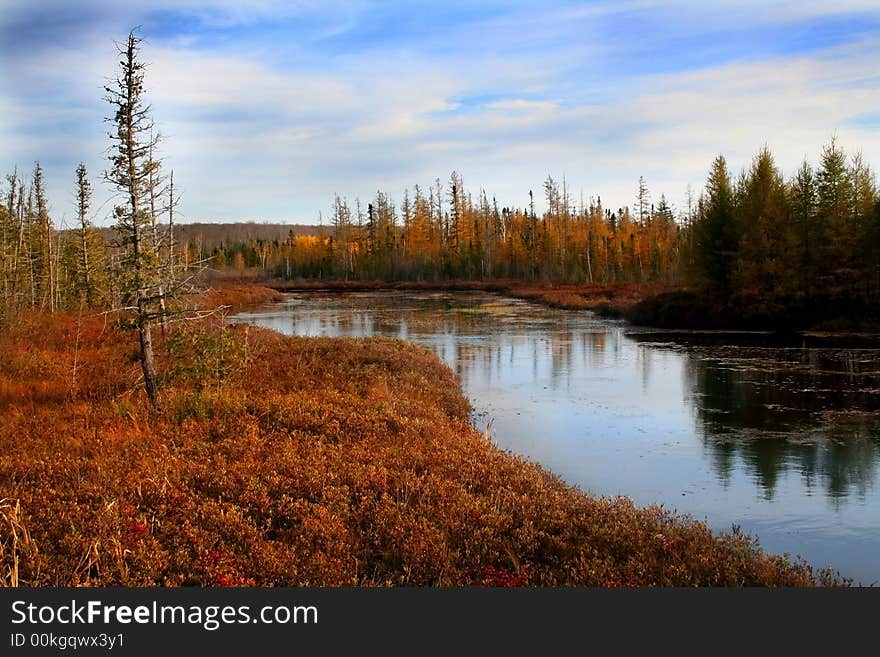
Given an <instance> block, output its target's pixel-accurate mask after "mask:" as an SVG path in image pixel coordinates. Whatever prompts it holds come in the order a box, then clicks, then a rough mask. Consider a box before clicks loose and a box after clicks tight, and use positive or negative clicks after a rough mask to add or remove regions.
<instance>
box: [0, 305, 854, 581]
mask: <svg viewBox="0 0 880 657" xmlns="http://www.w3.org/2000/svg"><path fill="white" fill-rule="evenodd" d="M233 298H238V299H239V300H242V299H244V298H250V297H249V296H248V295H244V296H241V295H238V293H230V297H229V299H233ZM135 348H136V340H135V336H134V335H133V334H132V333H131V332H124V331H122V330H121V329H118V328H116V327H115V325H114V324H113V323H112V322H109V321H105V320H104V319H103V318H102V317H84V318H82V319H79V318H77V317H76V316H71V315H53V316H51V317H49V316H46V315H41V314H38V313H35V314H30V315H26V316H24V317H22V318H21V320H20V321H19V322H17V323H16V324H15V325H14V326H10V327H7V328H6V329H4V331H3V332H2V333H0V353H3V354H4V355H6V357H4V358H3V359H2V360H0V500H2V502H0V584H4V585H15V584H18V585H24V586H59V585H60V586H98V585H100V586H154V585H156V586H181V585H193V586H298V585H327V586H341V585H367V586H388V585H443V586H445V585H491V586H545V585H581V586H700V585H711V586H751V585H767V586H808V585H813V584H817V583H819V584H844V583H846V582H843V581H841V580H838V579H835V578H834V577H832V576H831V575H830V573H828V572H824V571H823V572H814V571H813V570H812V569H811V567H810V566H808V565H807V564H804V563H792V562H790V561H788V560H786V559H785V558H782V557H778V556H774V555H771V554H767V553H765V552H763V551H761V550H760V549H759V548H758V547H757V546H756V545H755V544H754V543H753V542H752V541H751V540H750V539H749V538H748V537H746V536H744V535H742V534H740V533H732V534H722V535H714V534H713V533H712V532H711V531H710V530H709V528H708V527H707V526H706V525H705V524H703V523H700V522H697V521H694V520H692V519H690V518H688V517H683V516H678V515H676V514H674V513H672V512H670V511H669V510H667V509H663V508H659V507H650V508H637V507H636V506H634V504H633V503H632V502H631V501H630V500H628V499H625V498H613V499H596V498H592V497H589V496H587V495H585V494H584V493H582V492H580V491H578V490H576V489H574V488H572V487H569V486H567V485H565V484H564V483H563V482H562V481H560V480H559V479H558V478H556V477H555V476H553V475H551V474H550V473H548V472H546V471H545V470H543V469H541V468H540V467H538V466H537V465H535V464H532V463H528V462H526V461H524V460H522V459H520V458H517V457H515V456H512V455H511V454H509V453H505V452H502V451H500V450H499V449H497V448H496V447H495V446H494V445H493V444H492V443H491V442H490V441H489V440H488V439H487V438H486V437H485V436H483V435H482V434H480V433H479V432H477V431H476V430H474V429H473V428H472V427H471V426H470V424H469V422H468V412H469V406H468V403H467V400H466V399H465V398H464V397H463V395H462V393H461V391H460V388H459V386H458V382H457V381H456V379H455V377H454V375H453V374H452V372H451V371H450V370H449V369H448V368H446V367H445V366H443V365H442V364H441V363H440V361H439V360H438V359H437V358H436V357H434V356H433V355H432V354H430V353H429V352H427V351H425V350H423V349H420V348H419V347H416V346H414V345H411V344H407V343H403V342H399V341H394V340H387V339H329V338H326V339H324V338H320V339H319V338H296V337H284V336H281V335H279V334H276V333H273V332H270V331H265V330H261V329H256V328H253V327H251V328H248V327H244V326H227V325H224V324H222V323H221V322H217V321H215V322H210V323H209V322H205V323H200V324H195V323H193V324H188V325H186V326H180V327H178V328H176V329H175V331H174V333H172V335H171V336H170V337H169V338H168V339H167V340H165V341H162V340H161V339H160V340H159V344H158V348H159V351H160V355H161V358H160V366H161V369H162V372H163V373H164V374H163V391H162V402H163V404H162V408H163V410H162V412H161V413H156V412H154V411H152V410H151V409H150V408H149V406H148V404H147V403H146V399H145V396H144V394H143V392H142V390H141V389H140V381H139V366H138V363H137V362H136V360H135ZM74 363H76V367H75V368H74ZM74 370H75V375H74Z"/></svg>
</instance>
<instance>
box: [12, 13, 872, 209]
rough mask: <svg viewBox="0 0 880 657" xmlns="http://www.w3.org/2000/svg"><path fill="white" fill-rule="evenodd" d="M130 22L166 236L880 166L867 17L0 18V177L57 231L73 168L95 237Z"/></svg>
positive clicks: (654, 191)
mask: <svg viewBox="0 0 880 657" xmlns="http://www.w3.org/2000/svg"><path fill="white" fill-rule="evenodd" d="M135 27H137V28H138V34H139V35H140V36H141V37H142V38H143V39H144V42H143V44H142V52H141V59H142V60H143V61H144V62H147V63H149V68H148V70H147V73H146V79H145V87H146V93H147V99H148V101H149V102H150V103H151V105H152V114H153V118H154V120H155V122H156V124H157V125H158V127H159V129H160V131H161V133H162V135H163V142H162V144H161V156H162V158H163V166H164V170H165V171H166V172H167V171H170V170H171V169H173V170H174V177H175V186H176V188H177V189H178V190H179V191H181V192H182V198H181V202H180V206H179V210H180V215H181V218H182V219H183V220H184V221H191V222H193V221H272V222H274V221H279V222H284V223H317V221H318V218H319V213H321V214H322V216H323V218H324V221H326V220H327V215H328V213H329V212H330V210H331V206H332V203H333V197H334V194H335V193H339V194H340V195H342V196H345V197H347V198H348V199H349V200H351V201H353V200H354V199H355V198H356V197H360V198H361V199H362V200H364V201H366V200H367V199H369V198H370V197H372V196H373V195H374V194H375V193H376V190H378V189H382V190H383V191H385V192H387V193H389V194H391V195H392V197H394V198H395V199H397V200H398V201H400V199H401V198H402V196H403V190H404V188H406V187H412V186H413V185H414V184H419V185H421V186H422V187H423V188H425V187H427V186H429V185H431V184H432V183H433V182H434V180H435V179H436V178H440V179H441V181H443V182H444V183H446V181H448V180H449V176H450V173H451V172H452V171H454V170H455V171H458V172H459V173H460V174H461V176H462V178H463V180H464V184H465V187H466V189H467V190H469V191H471V192H473V193H474V196H475V197H476V194H477V193H478V192H479V189H480V188H483V189H485V190H486V192H487V193H488V195H489V196H490V197H491V196H493V195H494V196H495V197H497V199H498V202H499V204H500V205H502V206H504V205H506V206H520V207H522V206H525V205H527V203H528V192H529V190H530V189H533V190H534V191H535V197H536V199H537V200H538V201H539V203H537V207H538V209H539V210H540V209H541V208H542V207H543V205H542V201H543V199H542V197H543V193H542V183H543V181H544V180H545V179H546V177H547V176H548V175H552V176H553V177H554V178H555V179H556V180H557V181H562V179H563V178H564V179H565V180H566V183H567V186H568V189H569V190H570V191H571V193H572V195H573V197H574V199H575V201H577V200H578V199H579V198H580V197H581V195H583V198H584V199H586V200H589V199H590V198H592V197H596V196H601V199H602V202H603V205H604V206H605V207H611V208H618V207H621V206H623V205H630V206H632V205H633V204H634V201H635V196H636V191H637V189H638V180H639V177H640V176H643V177H644V178H645V181H646V183H647V185H648V188H649V190H650V192H651V195H652V199H653V200H654V201H655V202H656V201H658V200H659V198H660V195H661V194H665V195H666V197H667V199H668V200H669V201H670V202H672V203H673V205H674V206H675V207H677V208H679V209H681V208H683V207H684V205H685V204H686V201H685V199H686V197H687V190H688V186H690V187H691V189H692V190H693V192H694V193H695V194H697V193H699V191H700V189H702V188H703V186H704V184H705V179H706V175H707V172H708V168H709V165H710V163H711V161H712V159H713V158H714V157H715V156H716V155H718V154H723V155H724V156H725V157H726V158H727V160H728V163H729V165H730V167H731V169H732V171H734V172H738V171H739V170H740V169H742V168H743V167H747V166H748V165H749V163H750V161H751V159H752V157H753V156H754V155H755V153H756V152H757V151H758V149H759V148H761V147H762V146H763V145H765V144H766V145H767V146H769V148H770V149H771V151H772V152H773V154H774V156H775V157H776V162H777V165H778V166H779V167H780V168H781V169H782V171H783V173H784V174H786V175H788V174H790V173H792V172H793V171H794V170H795V169H796V168H797V167H798V166H799V165H800V163H801V162H802V161H803V160H804V159H805V158H806V159H807V160H809V161H810V162H812V163H816V162H817V161H818V156H819V152H820V149H821V147H822V145H823V144H825V143H827V142H828V141H829V140H830V139H831V138H832V137H835V138H836V139H837V140H838V143H839V144H840V145H841V146H843V147H844V148H845V149H846V150H848V151H850V152H855V151H857V150H858V151H861V153H862V155H863V157H864V158H865V159H866V160H867V162H868V163H869V164H871V165H872V166H880V3H878V2H877V1H876V0H838V1H836V2H827V1H814V0H799V1H790V0H786V1H782V0H780V1H772V2H757V1H751V0H735V1H733V0H730V1H729V0H717V1H715V2H712V3H706V2H702V1H698V2H693V1H690V0H683V1H680V2H654V1H651V0H617V1H612V0H599V1H596V2H497V1H494V0H489V1H483V2H470V1H465V0H443V1H441V2H434V3H424V2H372V1H367V0H358V1H353V2H339V1H336V0H320V1H319V0H314V1H313V0H300V1H296V0H293V1H286V2H280V1H275V0H260V1H257V2H251V3H239V2H232V1H231V0H194V1H191V2H186V1H185V0H174V1H171V0H154V1H150V2H148V1H146V0H127V2H120V1H119V0H82V1H79V2H75V3H74V2H68V1H60V0H59V1H55V0H46V1H41V0H31V1H30V2H24V1H22V0H0V164H2V166H3V167H5V171H2V172H4V173H5V172H11V171H12V170H13V168H14V167H15V166H18V168H19V171H25V172H30V171H31V170H32V168H33V165H34V161H35V160H39V161H40V162H41V164H42V166H43V168H44V170H45V176H46V182H47V190H48V193H49V197H50V209H51V211H52V214H53V218H54V219H55V221H56V223H57V224H64V223H67V224H70V223H72V220H73V218H74V216H75V212H74V191H73V188H74V170H75V168H76V166H77V164H78V163H79V162H81V161H82V162H84V163H85V164H86V166H87V168H88V170H89V173H90V177H91V179H92V182H93V187H94V188H95V203H94V206H95V207H94V213H93V214H94V220H95V221H96V223H98V224H100V225H109V224H110V223H111V222H110V219H109V215H110V212H111V210H112V205H113V191H112V189H111V188H110V187H109V186H108V185H107V184H106V183H103V182H102V174H103V172H104V171H105V170H106V169H107V168H108V160H107V148H108V146H109V144H110V140H109V139H108V137H107V132H108V130H109V129H110V126H109V124H108V123H106V122H105V117H107V116H109V115H110V114H111V108H110V106H109V104H108V103H107V102H106V101H105V100H104V90H103V87H104V85H105V84H107V82H108V80H110V79H112V78H113V77H115V75H116V74H117V69H118V57H117V53H116V42H119V41H123V40H124V39H125V38H126V36H127V34H128V32H129V31H130V30H131V29H133V28H135Z"/></svg>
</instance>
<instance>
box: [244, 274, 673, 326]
mask: <svg viewBox="0 0 880 657" xmlns="http://www.w3.org/2000/svg"><path fill="white" fill-rule="evenodd" d="M260 284H261V285H265V286H267V287H271V288H272V289H275V290H278V291H279V292H319V291H322V292H378V291H382V290H391V291H416V292H494V293H496V294H503V295H506V296H510V297H514V298H517V299H525V300H527V301H532V302H534V303H539V304H542V305H545V306H548V307H550V308H560V309H563V310H590V311H593V312H595V313H596V314H598V315H602V316H604V317H624V316H625V315H626V314H627V313H628V312H629V311H630V309H632V308H633V307H635V306H636V305H637V304H638V303H640V302H642V301H644V300H645V299H648V298H650V297H653V296H655V295H658V294H662V293H665V292H668V291H670V290H673V289H675V288H673V287H671V286H668V285H662V284H659V283H645V284H635V283H609V284H599V283H595V284H580V285H577V284H550V283H533V282H527V281H517V280H504V279H502V280H495V281H462V280H452V281H393V282H387V281H337V280H315V279H296V280H289V281H288V280H279V279H272V280H266V281H262V282H261V283H260Z"/></svg>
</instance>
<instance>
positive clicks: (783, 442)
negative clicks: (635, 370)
mask: <svg viewBox="0 0 880 657" xmlns="http://www.w3.org/2000/svg"><path fill="white" fill-rule="evenodd" d="M878 365H880V352H877V351H875V350H860V351H854V352H848V351H841V350H832V349H827V350H825V349H823V350H820V349H768V348H756V347H719V348H715V349H709V350H704V349H695V350H693V351H688V352H686V354H685V368H684V372H685V377H686V389H689V390H690V391H691V395H692V400H693V401H692V405H693V408H694V410H695V415H696V419H697V429H698V431H699V432H700V433H701V434H702V437H703V440H704V441H705V444H706V446H707V447H708V448H709V449H710V450H711V458H712V463H713V466H714V469H715V471H716V473H717V475H718V477H719V479H720V480H721V482H722V483H723V484H726V483H727V482H728V481H729V480H730V477H731V473H732V472H733V470H734V469H735V467H736V464H737V461H740V462H741V463H743V464H744V465H745V467H746V469H747V471H748V472H749V473H751V475H752V476H753V477H754V478H755V480H756V481H757V483H758V484H759V485H760V486H761V488H762V490H763V491H764V495H765V496H766V497H768V498H771V497H772V496H773V495H774V493H775V491H776V489H777V487H778V485H779V481H780V478H781V476H782V475H783V474H784V473H785V472H787V471H791V470H793V471H795V472H797V473H799V474H800V476H801V477H802V479H803V481H804V484H805V486H806V488H807V490H808V491H810V490H815V489H816V488H817V487H819V486H821V487H822V488H824V489H825V491H826V492H827V494H828V496H829V497H830V498H831V499H833V500H837V501H839V500H840V499H841V498H845V497H846V496H848V495H851V494H855V495H864V494H865V493H866V492H867V490H868V489H869V488H870V487H871V486H872V485H873V483H874V480H875V478H876V476H877V469H878V463H880V394H877V392H876V391H877V390H878V388H880V385H878V380H877V379H878V371H880V366H878Z"/></svg>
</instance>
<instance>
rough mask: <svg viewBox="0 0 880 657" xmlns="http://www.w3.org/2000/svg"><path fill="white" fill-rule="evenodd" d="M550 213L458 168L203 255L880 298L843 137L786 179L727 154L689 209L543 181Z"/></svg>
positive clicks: (260, 262)
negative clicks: (482, 184)
mask: <svg viewBox="0 0 880 657" xmlns="http://www.w3.org/2000/svg"><path fill="white" fill-rule="evenodd" d="M543 193H544V198H545V202H546V208H547V209H546V210H545V211H544V212H543V213H541V214H540V215H538V214H537V213H536V212H535V209H534V196H533V193H532V192H531V191H530V192H529V200H530V202H529V204H528V205H527V206H526V207H523V208H510V207H499V205H498V203H497V201H496V200H495V199H494V198H490V197H489V196H488V195H487V193H486V192H485V190H482V189H480V190H479V191H478V192H477V193H476V195H474V194H473V193H471V192H470V191H468V190H466V189H465V186H464V183H463V181H462V178H461V176H460V175H459V174H458V173H455V172H453V174H452V176H451V177H450V180H449V182H448V183H447V184H446V185H445V186H444V185H442V184H441V183H440V181H439V179H438V180H437V181H435V183H434V185H432V186H430V187H428V188H427V189H425V188H422V187H419V186H415V187H414V188H413V189H412V190H411V191H410V190H406V191H405V193H404V197H403V200H402V202H401V203H399V204H397V203H395V201H394V200H392V199H391V198H390V197H389V195H387V194H386V193H384V192H382V191H379V192H377V193H376V196H375V197H374V198H373V199H371V200H370V201H369V202H367V203H366V204H363V203H361V201H360V200H355V202H354V203H353V204H352V203H350V202H349V201H348V200H347V199H345V198H343V197H340V196H338V195H337V196H336V197H335V199H334V202H333V206H332V210H331V214H330V222H329V226H327V227H326V228H322V229H321V230H318V231H316V232H315V234H313V235H290V237H289V238H288V239H286V240H274V241H267V240H255V241H250V242H241V241H238V242H236V241H230V242H228V243H226V244H224V245H222V246H219V247H217V248H215V249H214V250H213V251H212V252H211V253H208V254H204V255H205V256H210V257H213V258H214V259H215V262H217V263H218V264H219V265H220V266H224V267H233V268H238V269H244V268H259V269H262V270H264V271H266V272H267V273H270V274H272V275H274V276H278V277H281V278H296V277H320V278H335V279H355V280H356V279H384V280H443V279H480V280H490V279H493V278H513V279H522V280H530V281H546V282H550V283H602V284H607V283H615V282H637V283H638V282H662V283H667V284H672V285H677V284H681V285H685V286H688V287H690V288H692V289H694V290H697V291H699V292H700V293H701V294H703V295H708V296H711V297H712V298H715V299H717V300H719V301H722V302H725V303H746V304H749V305H750V306H751V307H752V308H754V309H756V311H757V312H758V314H763V315H767V316H770V315H773V314H774V313H777V312H780V311H782V310H784V309H786V308H790V307H792V306H804V305H805V304H809V303H813V302H815V301H816V300H822V301H834V302H836V303H842V304H843V305H844V306H846V305H847V304H849V305H852V304H853V303H864V302H870V303H874V302H875V301H876V300H877V296H878V294H880V195H878V188H877V183H876V179H875V175H874V173H873V171H872V170H871V168H870V166H869V165H868V164H867V163H866V162H865V161H864V159H863V157H862V156H861V154H859V153H855V154H853V155H848V154H847V153H846V152H845V151H844V150H843V149H842V148H841V146H840V145H839V144H838V143H837V141H836V140H835V139H832V140H831V141H830V142H829V143H827V144H826V145H824V146H823V147H822V148H821V151H820V154H819V162H818V166H817V167H815V168H814V167H813V166H812V165H811V164H810V163H809V162H807V161H806V160H805V161H804V162H803V163H802V164H801V165H800V167H799V168H798V169H797V171H795V172H794V174H793V175H792V176H790V177H789V178H788V179H786V178H785V177H784V176H783V174H782V172H781V171H780V169H779V168H778V167H777V165H776V164H775V161H774V158H773V155H772V153H771V152H770V150H769V148H766V147H764V148H762V149H761V150H760V151H759V152H758V153H757V154H756V155H755V157H754V159H753V161H752V163H751V165H750V166H749V167H748V168H746V169H744V170H743V171H741V172H740V173H739V175H738V176H735V177H734V176H733V175H732V174H731V173H730V172H729V170H728V167H727V162H726V160H725V158H724V157H723V156H718V157H717V158H716V159H715V160H714V162H713V163H712V164H711V167H710V171H709V174H708V177H707V182H706V185H705V188H704V189H703V190H702V191H701V192H700V193H699V194H698V195H697V196H696V197H695V196H694V195H693V194H691V193H689V194H688V203H687V206H688V207H687V208H683V209H680V210H677V211H676V210H674V209H673V208H672V207H671V206H670V204H669V203H668V202H667V201H666V198H665V196H663V195H661V197H660V200H659V202H658V203H657V204H654V203H652V202H651V194H650V191H649V190H648V187H647V185H646V183H645V180H644V178H640V179H639V183H638V187H637V192H636V196H635V199H634V200H635V202H634V204H633V206H632V208H630V207H628V206H627V207H623V208H618V209H617V210H615V211H612V210H610V209H607V208H604V207H603V205H602V201H601V198H600V197H595V198H590V199H589V200H588V201H586V202H585V201H584V200H583V199H579V200H578V202H577V203H575V202H574V200H573V198H572V195H571V193H570V190H569V186H568V184H567V183H566V181H565V180H563V182H562V184H561V185H560V184H558V183H557V181H555V180H554V179H553V178H552V177H548V178H547V179H546V181H545V182H544V186H543Z"/></svg>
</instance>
